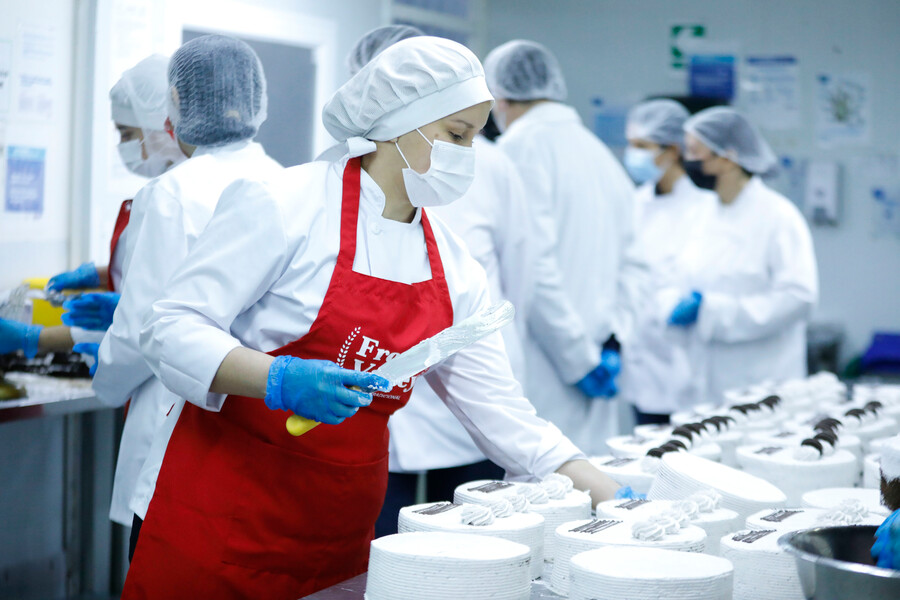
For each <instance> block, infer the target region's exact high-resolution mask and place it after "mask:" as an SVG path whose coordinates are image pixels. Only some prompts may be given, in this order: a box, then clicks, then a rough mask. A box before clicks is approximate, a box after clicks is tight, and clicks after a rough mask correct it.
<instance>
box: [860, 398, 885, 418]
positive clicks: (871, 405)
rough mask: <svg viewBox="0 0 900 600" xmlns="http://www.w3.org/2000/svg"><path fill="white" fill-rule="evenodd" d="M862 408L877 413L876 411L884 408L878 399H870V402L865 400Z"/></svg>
mask: <svg viewBox="0 0 900 600" xmlns="http://www.w3.org/2000/svg"><path fill="white" fill-rule="evenodd" d="M863 408H864V409H865V410H867V411H869V412H871V413H872V414H875V415H877V414H878V411H879V410H881V409H882V408H884V404H882V403H881V402H879V401H878V400H872V401H871V402H867V403H866V405H865V406H863Z"/></svg>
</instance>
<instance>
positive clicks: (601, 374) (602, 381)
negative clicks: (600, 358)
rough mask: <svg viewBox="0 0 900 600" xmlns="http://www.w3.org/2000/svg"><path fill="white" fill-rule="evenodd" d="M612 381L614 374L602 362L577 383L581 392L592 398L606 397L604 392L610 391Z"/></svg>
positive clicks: (576, 385)
mask: <svg viewBox="0 0 900 600" xmlns="http://www.w3.org/2000/svg"><path fill="white" fill-rule="evenodd" d="M611 382H612V375H610V374H609V371H607V370H606V367H605V366H604V365H603V363H602V362H601V363H600V364H599V365H597V366H596V367H594V369H593V370H592V371H591V372H590V373H588V374H587V375H585V376H584V377H583V378H582V379H581V381H579V382H577V383H576V384H575V387H577V388H578V389H579V390H581V393H582V394H584V395H585V396H589V397H591V398H600V397H605V396H604V394H606V393H608V392H609V384H610V383H611Z"/></svg>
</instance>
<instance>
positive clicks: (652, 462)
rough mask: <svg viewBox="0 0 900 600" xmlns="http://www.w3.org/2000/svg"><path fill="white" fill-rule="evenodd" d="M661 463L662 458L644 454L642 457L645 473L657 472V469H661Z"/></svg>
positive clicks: (642, 468)
mask: <svg viewBox="0 0 900 600" xmlns="http://www.w3.org/2000/svg"><path fill="white" fill-rule="evenodd" d="M661 463H662V459H660V458H657V457H655V456H649V455H644V458H642V459H641V471H643V472H644V473H653V474H655V473H656V472H657V471H659V465H660V464H661Z"/></svg>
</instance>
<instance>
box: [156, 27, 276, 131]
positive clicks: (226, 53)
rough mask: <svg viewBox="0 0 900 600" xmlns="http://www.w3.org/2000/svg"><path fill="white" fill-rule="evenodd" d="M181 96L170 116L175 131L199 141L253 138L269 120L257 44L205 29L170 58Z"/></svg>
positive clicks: (176, 89)
mask: <svg viewBox="0 0 900 600" xmlns="http://www.w3.org/2000/svg"><path fill="white" fill-rule="evenodd" d="M169 85H170V86H172V88H173V89H174V95H175V96H176V97H175V98H173V99H172V103H173V105H172V106H170V108H169V119H170V120H171V121H172V125H173V127H174V128H175V135H176V136H178V139H180V140H181V141H183V142H185V143H187V144H191V145H194V146H221V145H224V144H229V143H232V142H238V141H241V140H246V139H251V138H253V136H255V135H256V132H257V131H258V130H259V126H260V125H261V124H262V123H263V121H265V120H266V105H267V100H268V99H267V97H266V78H265V75H264V74H263V68H262V64H261V63H260V62H259V58H258V57H257V56H256V53H255V52H254V51H253V49H252V48H251V47H250V46H248V45H247V44H245V43H244V42H242V41H240V40H238V39H235V38H232V37H228V36H224V35H205V36H203V37H199V38H196V39H193V40H191V41H189V42H187V43H186V44H184V45H183V46H181V48H179V49H178V50H176V51H175V54H173V55H172V60H171V62H170V63H169Z"/></svg>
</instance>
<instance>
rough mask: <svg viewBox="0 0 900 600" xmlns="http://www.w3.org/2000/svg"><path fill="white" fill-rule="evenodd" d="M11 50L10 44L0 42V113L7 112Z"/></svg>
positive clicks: (7, 41) (3, 41)
mask: <svg viewBox="0 0 900 600" xmlns="http://www.w3.org/2000/svg"><path fill="white" fill-rule="evenodd" d="M12 48H13V46H12V42H10V41H9V40H0V113H5V112H9V98H10V94H11V93H12V92H11V91H10V84H11V77H12V75H11V73H12Z"/></svg>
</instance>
